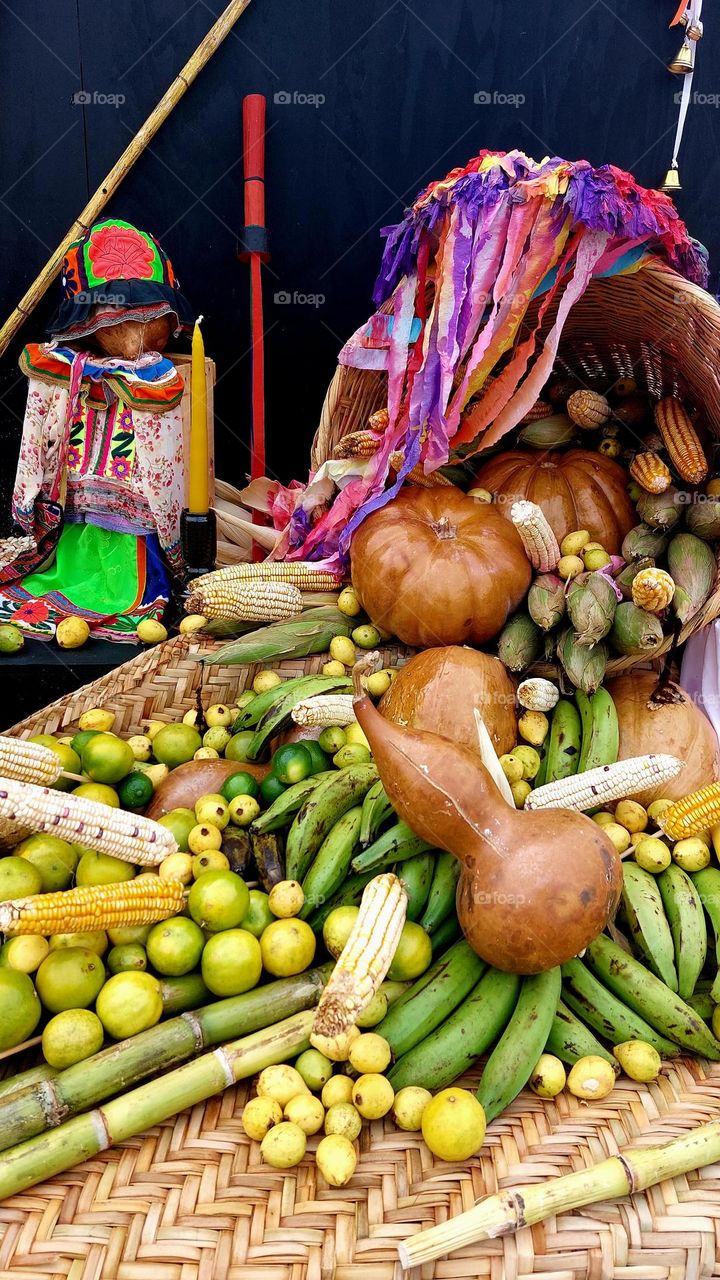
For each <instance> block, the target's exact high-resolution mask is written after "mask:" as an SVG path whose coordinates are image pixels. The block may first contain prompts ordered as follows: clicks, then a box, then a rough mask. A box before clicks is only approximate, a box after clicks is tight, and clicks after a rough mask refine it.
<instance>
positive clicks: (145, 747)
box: [127, 733, 152, 762]
mask: <svg viewBox="0 0 720 1280" xmlns="http://www.w3.org/2000/svg"><path fill="white" fill-rule="evenodd" d="M127 744H128V746H129V748H130V750H131V751H132V753H133V755H134V757H135V759H136V760H142V761H143V762H144V761H145V760H149V759H150V757H151V755H152V742H151V741H150V739H149V738H148V736H147V734H146V733H134V734H133V736H132V738H128V740H127Z"/></svg>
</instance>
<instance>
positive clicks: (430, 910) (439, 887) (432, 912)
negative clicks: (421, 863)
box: [420, 850, 461, 933]
mask: <svg viewBox="0 0 720 1280" xmlns="http://www.w3.org/2000/svg"><path fill="white" fill-rule="evenodd" d="M460 871H461V867H460V863H459V861H458V859H457V858H456V857H455V856H454V855H453V854H452V853H445V851H444V850H443V851H442V852H440V853H438V855H437V858H436V860H435V875H434V876H433V882H432V884H431V886H430V893H429V895H428V900H427V906H426V908H425V911H424V913H423V915H422V917H421V919H420V924H421V925H422V927H423V929H425V931H426V932H427V933H434V932H435V931H436V930H437V929H439V927H440V925H441V924H442V922H443V920H446V919H447V917H448V916H449V915H451V914H454V912H455V894H456V891H457V882H458V880H459V879H460Z"/></svg>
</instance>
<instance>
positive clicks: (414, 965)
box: [387, 920, 432, 982]
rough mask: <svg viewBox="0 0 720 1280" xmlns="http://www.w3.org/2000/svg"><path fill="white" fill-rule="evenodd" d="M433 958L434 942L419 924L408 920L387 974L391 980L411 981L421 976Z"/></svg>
mask: <svg viewBox="0 0 720 1280" xmlns="http://www.w3.org/2000/svg"><path fill="white" fill-rule="evenodd" d="M431 960H432V943H431V941H430V937H429V935H428V934H427V933H426V932H425V930H424V929H422V928H421V927H420V925H419V924H415V922H414V921H413V920H408V921H406V923H405V924H404V925H403V930H402V933H401V934H400V941H399V943H398V946H397V950H396V952H395V955H394V956H393V962H392V964H391V965H390V968H389V969H388V973H387V976H388V978H390V980H391V982H409V981H412V980H413V979H414V978H419V977H420V974H421V973H424V972H425V970H426V969H427V967H428V965H429V964H430V962H431Z"/></svg>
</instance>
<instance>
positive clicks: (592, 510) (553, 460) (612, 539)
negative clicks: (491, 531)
mask: <svg viewBox="0 0 720 1280" xmlns="http://www.w3.org/2000/svg"><path fill="white" fill-rule="evenodd" d="M627 482H628V478H627V475H626V473H625V470H624V468H623V467H621V466H620V464H619V463H617V462H613V460H612V458H606V457H605V456H604V454H601V453H591V452H590V451H589V450H587V449H569V450H568V452H567V453H552V454H543V455H541V456H538V454H537V453H531V452H529V451H527V450H525V449H514V450H511V451H510V452H508V453H499V454H498V455H497V457H495V458H491V459H490V461H489V462H486V463H485V466H484V467H481V468H480V470H479V472H478V474H477V476H476V478H475V484H478V485H481V486H482V487H483V488H485V489H489V490H490V492H491V493H494V494H495V495H496V501H497V506H498V509H499V510H500V511H502V513H503V515H504V516H506V517H507V519H508V520H509V519H510V508H511V506H512V504H513V502H519V501H520V500H521V499H523V498H525V499H527V500H528V501H529V502H537V504H538V506H540V507H542V510H543V512H544V514H545V516H546V517H547V520H548V521H549V523H550V525H551V527H552V531H553V533H554V534H555V537H556V538H557V540H558V542H562V540H563V538H564V537H565V535H566V534H568V533H573V532H574V531H575V530H576V529H587V530H588V532H589V534H590V538H591V540H592V541H593V542H599V543H601V545H602V546H603V547H604V548H605V550H606V551H607V552H609V554H610V555H618V554H619V552H620V547H621V545H622V540H623V538H624V537H625V534H626V533H629V531H630V530H631V529H632V528H633V527H634V526H635V525H636V524H637V514H636V512H635V508H634V506H633V504H632V502H631V501H630V498H629V496H628V493H627V490H626V488H625V486H626V485H627Z"/></svg>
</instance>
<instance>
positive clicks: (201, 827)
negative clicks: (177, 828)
mask: <svg viewBox="0 0 720 1280" xmlns="http://www.w3.org/2000/svg"><path fill="white" fill-rule="evenodd" d="M221 844H222V832H221V830H220V828H219V827H211V826H210V824H209V823H203V822H199V823H198V824H197V826H195V827H193V829H192V831H191V832H190V835H189V836H188V849H189V850H190V852H191V853H205V852H206V851H207V850H208V849H219V848H220V846H221Z"/></svg>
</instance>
